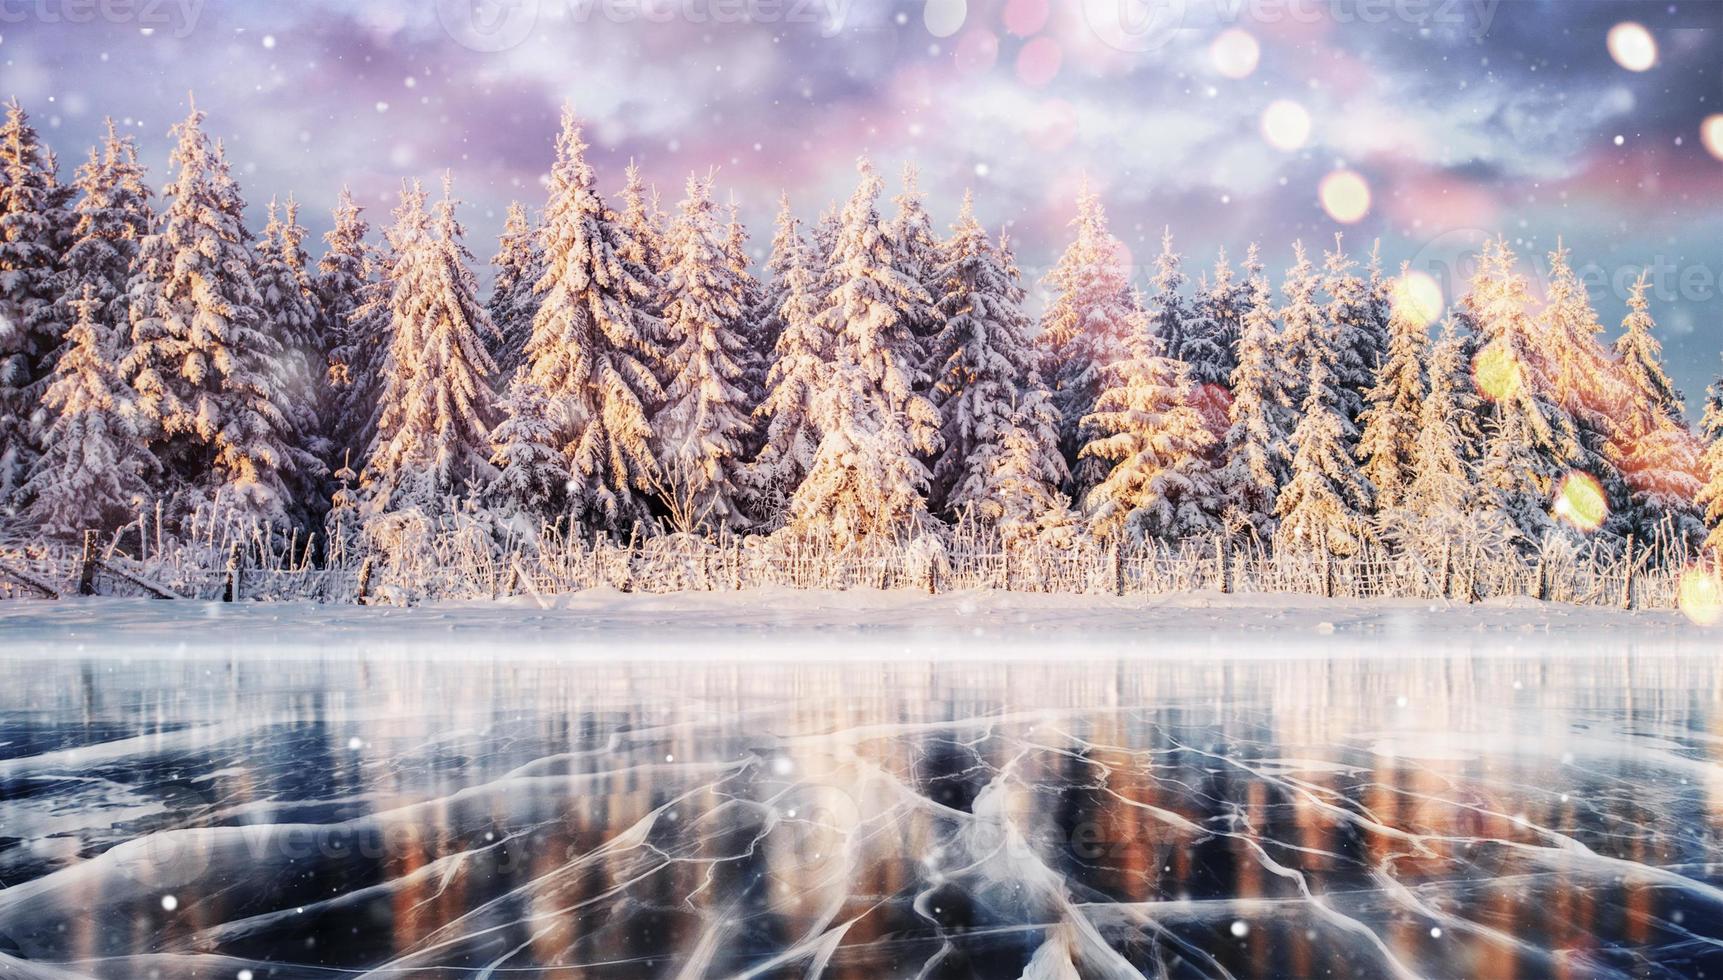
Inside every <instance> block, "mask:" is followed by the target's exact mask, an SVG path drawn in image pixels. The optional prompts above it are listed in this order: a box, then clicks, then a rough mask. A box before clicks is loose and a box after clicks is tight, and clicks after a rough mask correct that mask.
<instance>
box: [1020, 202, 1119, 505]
mask: <svg viewBox="0 0 1723 980" xmlns="http://www.w3.org/2000/svg"><path fill="white" fill-rule="evenodd" d="M1071 227H1072V228H1073V229H1075V232H1076V236H1075V239H1074V240H1073V241H1072V242H1071V244H1070V246H1069V247H1067V248H1066V249H1065V252H1064V254H1063V255H1061V256H1060V258H1059V261H1058V263H1057V264H1056V265H1054V267H1053V269H1052V271H1050V272H1049V273H1048V274H1047V277H1046V279H1045V281H1044V283H1043V285H1044V287H1045V288H1046V290H1047V291H1048V293H1049V294H1050V295H1051V300H1050V301H1049V303H1048V306H1047V309H1046V311H1045V312H1044V313H1043V314H1042V316H1041V333H1040V335H1039V337H1038V338H1037V339H1038V342H1039V344H1040V346H1041V363H1042V377H1043V378H1045V379H1046V380H1047V383H1048V384H1050V385H1051V386H1052V388H1053V404H1054V406H1055V407H1056V408H1058V410H1059V443H1060V449H1061V451H1062V452H1063V453H1064V454H1065V460H1066V462H1067V463H1068V464H1070V466H1071V485H1072V488H1073V496H1075V497H1077V498H1079V499H1081V497H1082V496H1083V494H1084V493H1086V492H1087V490H1088V488H1089V487H1092V486H1094V485H1095V484H1096V483H1099V482H1100V481H1101V480H1102V479H1105V477H1106V474H1107V469H1108V467H1107V465H1106V462H1105V460H1103V459H1100V458H1099V457H1088V458H1087V459H1085V460H1079V459H1078V451H1079V450H1080V449H1081V448H1082V446H1083V443H1084V441H1085V439H1084V435H1083V432H1082V421H1083V419H1084V418H1086V417H1087V416H1088V415H1089V413H1090V412H1091V411H1093V409H1094V406H1095V399H1096V398H1097V397H1099V395H1100V393H1101V391H1102V389H1103V388H1105V387H1107V386H1108V385H1109V384H1110V376H1109V374H1108V371H1109V370H1110V369H1111V367H1112V366H1113V365H1114V364H1117V363H1119V362H1121V361H1123V360H1124V359H1125V358H1126V357H1128V356H1129V350H1128V343H1129V341H1128V337H1129V334H1130V331H1131V330H1132V329H1133V328H1132V325H1133V324H1136V323H1140V320H1139V317H1140V314H1141V311H1140V310H1139V309H1137V308H1135V307H1134V306H1133V303H1134V302H1135V296H1134V294H1133V292H1132V291H1131V288H1130V270H1129V269H1127V268H1126V267H1125V266H1124V264H1123V263H1122V261H1121V258H1120V249H1121V246H1120V244H1119V242H1118V240H1117V239H1115V238H1113V236H1112V235H1111V234H1109V233H1108V231H1107V215H1106V212H1105V210H1104V209H1103V208H1102V206H1101V198H1100V195H1098V194H1096V193H1095V192H1094V190H1093V189H1092V188H1090V187H1089V185H1088V183H1087V182H1086V181H1085V183H1084V184H1083V187H1082V189H1081V190H1080V191H1079V192H1078V195H1077V216H1076V217H1075V218H1074V219H1073V220H1072V222H1071Z"/></svg>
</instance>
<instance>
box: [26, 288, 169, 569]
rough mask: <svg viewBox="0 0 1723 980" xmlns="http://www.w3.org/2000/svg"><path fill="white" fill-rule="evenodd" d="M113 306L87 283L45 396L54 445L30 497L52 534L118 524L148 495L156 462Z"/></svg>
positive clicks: (39, 465) (33, 478)
mask: <svg viewBox="0 0 1723 980" xmlns="http://www.w3.org/2000/svg"><path fill="white" fill-rule="evenodd" d="M107 307H108V304H107V303H105V302H104V301H103V299H102V297H101V295H100V293H99V292H98V287H97V286H96V285H95V284H94V283H89V284H86V285H85V286H84V296H83V298H82V299H80V300H78V301H77V302H76V303H74V304H73V310H74V316H75V320H74V322H73V324H72V328H71V330H69V331H68V332H67V334H66V351H65V353H64V354H63V355H61V357H60V359H59V361H58V363H57V364H56V365H55V368H54V375H53V378H52V380H51V382H50V383H49V385H48V388H47V391H46V393H45V394H44V395H43V396H42V407H43V411H44V414H45V415H46V416H47V421H46V423H45V424H44V426H43V432H42V435H43V445H44V446H45V447H46V448H45V450H44V452H43V454H42V455H41V457H40V458H38V459H37V460H36V462H35V465H34V466H33V467H32V470H31V473H30V476H29V479H28V481H27V482H26V483H25V484H24V487H23V490H22V497H23V499H24V500H26V501H27V502H28V503H27V507H28V519H29V521H30V522H31V523H33V524H35V525H36V526H37V527H39V528H41V529H42V531H43V532H44V533H47V534H51V535H61V536H67V537H71V536H75V535H77V534H80V533H81V532H83V531H86V530H100V531H109V530H112V529H113V528H115V527H118V526H119V525H120V524H123V523H125V522H126V521H128V520H130V519H131V518H132V517H134V516H136V514H137V512H138V509H139V508H140V507H141V506H142V505H143V504H144V503H145V502H146V500H147V498H148V493H149V489H148V477H149V476H150V467H151V465H152V460H151V458H150V456H149V454H148V453H146V452H144V451H143V447H142V444H141V443H140V441H139V438H138V428H137V423H136V420H135V418H134V415H133V411H132V405H131V389H130V388H129V387H128V386H127V385H126V383H125V379H124V378H122V377H120V374H119V371H118V370H117V369H116V368H115V367H114V365H115V363H116V361H117V358H116V357H115V351H116V349H117V346H118V345H117V343H116V337H115V332H114V331H115V328H114V326H113V325H112V324H111V323H110V322H109V321H108V312H109V311H108V308H107Z"/></svg>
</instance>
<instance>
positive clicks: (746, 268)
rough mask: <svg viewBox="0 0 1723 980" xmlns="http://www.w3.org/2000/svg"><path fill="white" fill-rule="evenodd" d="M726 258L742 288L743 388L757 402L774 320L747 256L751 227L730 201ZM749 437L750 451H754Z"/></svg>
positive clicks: (774, 339)
mask: <svg viewBox="0 0 1723 980" xmlns="http://www.w3.org/2000/svg"><path fill="white" fill-rule="evenodd" d="M724 261H725V262H726V264H728V266H729V268H730V273H731V275H733V276H734V277H735V279H736V282H737V283H739V284H740V287H741V304H742V311H741V313H740V314H738V315H737V317H736V319H735V321H734V323H733V324H732V329H733V330H735V332H736V334H737V336H739V337H740V338H741V339H742V351H741V355H740V357H739V360H738V363H740V364H741V366H742V379H741V385H742V390H743V391H745V392H747V394H748V404H749V405H758V404H759V403H760V400H761V399H763V398H765V397H766V374H767V373H768V372H769V371H771V369H772V348H773V347H774V346H776V345H777V343H778V335H777V334H776V333H775V332H773V329H772V328H773V326H774V324H773V322H772V321H771V319H770V317H768V316H767V311H766V308H765V304H766V296H767V290H766V286H765V284H764V283H762V282H761V281H760V280H759V279H758V278H757V277H756V276H755V275H754V273H753V271H752V268H751V266H752V262H751V261H750V260H749V257H748V229H747V227H746V226H744V225H743V224H742V214H741V209H740V208H739V207H738V206H737V204H736V202H735V200H734V199H732V200H731V201H730V206H729V221H728V223H727V224H726V225H725V226H724ZM752 443H753V439H752V438H750V439H749V445H748V450H749V451H750V452H752V451H753V450H754V448H755V447H754V446H753V444H752Z"/></svg>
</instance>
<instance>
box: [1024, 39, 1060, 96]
mask: <svg viewBox="0 0 1723 980" xmlns="http://www.w3.org/2000/svg"><path fill="white" fill-rule="evenodd" d="M1064 60H1065V53H1064V51H1063V50H1062V49H1061V48H1060V47H1059V42H1058V41H1055V40H1053V39H1052V38H1050V37H1038V38H1036V39H1035V40H1033V41H1030V42H1029V43H1028V44H1025V45H1023V50H1021V51H1019V52H1017V80H1018V81H1020V82H1022V83H1023V84H1025V85H1031V86H1034V87H1036V88H1040V87H1041V86H1043V85H1046V84H1047V83H1048V82H1051V81H1052V80H1053V79H1054V77H1055V76H1057V75H1058V74H1059V65H1060V63H1061V62H1063V61H1064Z"/></svg>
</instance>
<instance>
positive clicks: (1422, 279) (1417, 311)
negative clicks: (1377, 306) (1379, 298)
mask: <svg viewBox="0 0 1723 980" xmlns="http://www.w3.org/2000/svg"><path fill="white" fill-rule="evenodd" d="M1388 299H1389V302H1390V303H1392V304H1393V308H1394V312H1395V313H1397V314H1400V315H1401V316H1407V315H1410V316H1411V317H1412V318H1414V319H1416V320H1418V321H1420V322H1422V323H1423V324H1424V325H1425V326H1426V327H1427V326H1429V325H1430V324H1432V323H1435V322H1436V321H1437V320H1438V319H1440V318H1441V316H1442V306H1443V302H1442V287H1441V285H1440V284H1438V283H1437V282H1436V279H1435V277H1434V276H1432V275H1430V274H1429V273H1428V272H1419V271H1416V270H1413V271H1411V272H1408V273H1406V274H1405V275H1403V276H1401V277H1400V278H1398V279H1395V280H1394V285H1393V287H1392V288H1391V289H1390V290H1389V294H1388Z"/></svg>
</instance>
